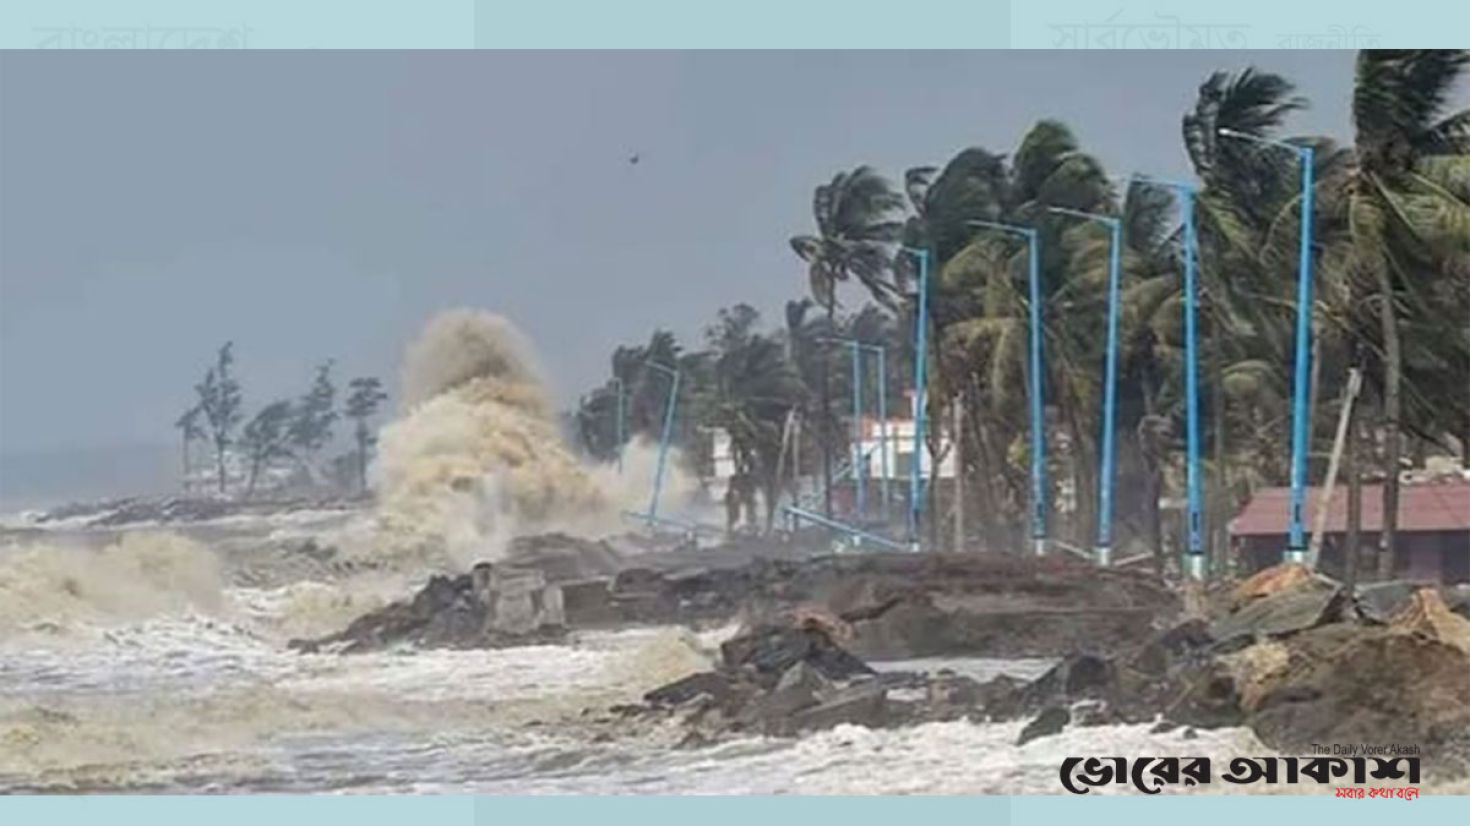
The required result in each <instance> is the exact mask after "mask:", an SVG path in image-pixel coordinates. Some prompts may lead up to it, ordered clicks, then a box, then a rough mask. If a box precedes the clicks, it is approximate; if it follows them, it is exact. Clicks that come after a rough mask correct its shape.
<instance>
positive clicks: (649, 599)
mask: <svg viewBox="0 0 1470 826" xmlns="http://www.w3.org/2000/svg"><path fill="white" fill-rule="evenodd" d="M766 550H769V549H766ZM809 553H811V549H800V548H782V549H777V551H776V553H751V552H750V551H749V550H748V549H747V550H745V551H740V550H738V549H731V548H725V549H721V550H720V551H716V552H713V553H711V552H709V551H700V550H694V549H679V548H677V547H675V548H667V549H664V551H663V552H661V553H658V554H656V555H655V554H646V553H629V552H627V550H626V549H624V548H620V547H618V546H617V543H608V542H601V543H597V542H586V541H584V540H578V539H573V538H570V537H564V536H558V535H550V536H542V537H531V538H525V539H522V540H519V541H518V542H517V543H516V544H515V545H514V546H513V547H512V549H511V553H510V554H509V556H508V558H507V559H505V560H503V561H501V562H499V563H496V564H495V565H482V566H479V567H477V569H476V571H474V572H472V573H470V574H465V575H463V576H460V577H455V578H451V577H438V578H435V579H434V580H432V581H431V582H430V583H429V584H428V585H427V586H426V587H425V588H424V589H423V590H421V591H420V592H419V593H418V594H416V595H415V596H414V597H413V598H412V599H410V600H407V601H404V602H401V603H396V604H394V605H390V606H388V607H386V608H384V609H382V610H380V611H377V612H373V613H371V614H368V615H365V616H363V617H361V618H359V619H358V620H357V621H356V622H354V623H353V624H352V625H351V626H349V627H348V628H346V629H344V630H343V631H342V632H340V633H338V634H335V635H331V636H330V637H327V638H324V639H321V640H311V641H300V642H298V643H297V645H298V646H299V647H301V648H304V649H307V650H319V649H320V648H321V647H323V646H327V645H334V646H339V647H341V648H343V649H345V650H347V651H370V650H376V649H380V648H384V647H388V646H392V645H399V644H405V643H411V644H416V645H423V646H430V647H455V648H473V647H486V646H503V645H515V644H520V643H522V642H537V641H545V640H547V639H548V638H555V637H556V636H557V635H560V634H563V633H565V632H566V631H567V630H568V629H580V628H597V627H614V626H622V625H629V624H645V623H646V624H659V625H664V624H684V625H690V626H694V627H700V626H702V625H712V624H719V623H729V622H731V621H739V622H740V623H741V631H740V632H739V633H738V634H736V636H734V637H733V638H731V639H729V640H728V641H726V642H725V643H724V644H723V646H722V647H721V652H720V657H719V661H718V663H717V664H716V665H715V667H714V668H712V669H711V670H709V671H706V672H703V673H700V674H695V675H692V676H689V677H685V678H683V679H681V680H678V681H676V682H674V683H671V684H669V685H665V686H662V687H660V688H658V689H656V690H654V691H652V692H649V693H648V694H647V695H646V696H645V697H644V698H643V702H642V703H639V704H636V705H625V706H620V707H615V708H611V709H607V710H606V711H604V712H600V713H592V714H589V716H588V721H587V722H588V725H589V726H591V727H593V728H594V729H595V730H597V731H598V732H599V733H598V735H597V736H599V737H605V738H616V737H620V736H626V735H632V734H636V733H637V732H639V731H640V730H644V729H647V728H649V727H651V726H667V725H675V726H679V727H682V728H683V729H684V730H685V737H684V740H685V742H686V743H688V744H691V745H692V744H703V743H709V742H714V741H719V740H721V739H722V738H727V737H732V736H739V735H743V734H750V733H760V734H767V735H774V736H789V735H796V734H799V733H803V732H809V731H816V730H821V729H826V728H831V727H833V726H836V725H838V724H842V723H853V724H859V725H863V726H868V727H872V728H882V727H891V726H905V725H913V724H916V723H922V722H930V721H947V720H957V719H969V720H974V721H1009V720H1022V719H1024V720H1028V721H1029V722H1028V725H1027V726H1026V727H1025V728H1024V729H1023V731H1022V733H1021V735H1020V739H1021V740H1022V741H1026V740H1029V739H1034V738H1038V737H1045V736H1048V735H1051V734H1056V733H1058V732H1060V731H1062V730H1064V729H1066V728H1068V727H1071V726H1092V725H1108V724H1117V723H1154V724H1155V725H1156V726H1157V727H1158V728H1159V729H1161V730H1162V729H1169V728H1177V727H1184V728H1186V729H1188V728H1193V729H1196V730H1198V729H1212V728H1220V727H1233V726H1248V727H1250V728H1251V729H1252V730H1253V731H1254V732H1255V733H1256V735H1257V736H1258V737H1259V738H1260V739H1261V740H1262V741H1263V742H1264V743H1266V744H1267V745H1269V746H1271V747H1273V748H1276V749H1279V750H1281V751H1284V752H1298V753H1300V752H1304V751H1306V750H1307V749H1308V748H1309V747H1310V746H1312V744H1321V743H1343V744H1357V743H1367V744H1379V745H1399V746H1417V747H1418V748H1419V749H1420V753H1421V754H1422V756H1423V757H1424V758H1425V770H1426V772H1429V773H1431V774H1435V773H1438V774H1448V775H1449V776H1457V775H1462V774H1464V773H1465V772H1466V767H1467V762H1470V618H1467V615H1470V594H1467V592H1466V591H1465V590H1464V589H1463V588H1461V589H1452V588H1441V587H1435V586H1427V585H1424V584H1420V583H1409V582H1395V583H1383V584H1375V585H1369V586H1364V587H1360V588H1358V589H1356V590H1354V591H1352V592H1349V591H1348V590H1347V589H1345V588H1344V587H1342V586H1341V585H1340V584H1339V583H1336V582H1335V581H1333V580H1331V579H1328V578H1326V577H1322V576H1319V575H1317V574H1314V573H1312V572H1310V571H1308V570H1306V569H1305V568H1302V567H1300V566H1278V567H1276V568H1271V569H1267V570H1266V571H1263V572H1261V573H1259V574H1257V575H1255V576H1254V577H1251V578H1250V579H1248V580H1246V581H1244V582H1240V583H1232V584H1220V585H1216V586H1213V587H1210V588H1208V589H1195V590H1189V589H1184V588H1181V587H1178V586H1177V585H1170V584H1168V583H1165V582H1163V581H1161V580H1159V579H1156V578H1154V577H1152V576H1149V575H1146V574H1143V573H1137V572H1129V571H1121V570H1116V569H1111V570H1109V569H1098V568H1096V567H1094V566H1091V565H1088V564H1086V563H1082V562H1078V561H1074V560H1070V559H1066V558H1061V557H1049V558H1043V559H1035V558H1029V557H1012V556H1006V555H989V554H970V555H944V554H893V553H862V554H846V555H837V556H832V555H825V556H805V555H804V554H809ZM517 571H519V572H526V571H533V572H535V578H534V582H533V584H532V586H531V590H532V591H534V592H535V593H539V594H541V596H540V597H539V599H538V600H523V602H526V604H527V605H531V603H532V602H534V603H535V604H534V605H532V607H531V610H530V612H529V613H526V612H525V611H522V612H521V616H520V620H521V622H520V626H519V627H518V628H516V629H511V630H507V628H506V627H504V626H503V624H500V625H498V624H497V619H496V617H497V613H496V612H497V607H496V604H495V603H496V601H497V600H499V599H503V598H504V597H503V595H500V596H498V595H497V592H496V589H495V587H494V586H493V585H492V581H493V580H494V579H495V578H496V577H499V578H500V581H502V582H507V581H510V580H508V579H506V577H507V576H509V575H510V574H511V573H514V572H517ZM523 590H524V589H523ZM551 592H554V593H555V598H554V599H552V598H550V597H548V596H546V595H547V594H548V593H551ZM549 603H554V605H553V606H552V608H548V607H547V606H548V604H549ZM553 609H554V610H553ZM935 656H973V657H1055V658H1059V659H1060V661H1059V662H1058V664H1057V665H1056V666H1055V667H1054V668H1052V669H1051V670H1050V671H1048V672H1047V673H1045V674H1044V675H1042V676H1041V677H1039V678H1038V679H1036V680H1033V681H1029V682H1026V681H1021V680H1016V679H1013V678H1010V677H1004V676H1003V677H997V678H995V679H993V680H990V681H988V682H984V683H982V682H977V681H975V680H973V679H970V678H968V677H965V676H962V675H959V674H955V673H951V672H946V671H942V670H941V671H939V672H937V673H925V674H918V673H902V672H892V671H885V672H881V673H880V672H878V671H875V670H874V669H873V668H872V667H871V666H870V662H877V661H882V660H900V659H914V658H923V657H935Z"/></svg>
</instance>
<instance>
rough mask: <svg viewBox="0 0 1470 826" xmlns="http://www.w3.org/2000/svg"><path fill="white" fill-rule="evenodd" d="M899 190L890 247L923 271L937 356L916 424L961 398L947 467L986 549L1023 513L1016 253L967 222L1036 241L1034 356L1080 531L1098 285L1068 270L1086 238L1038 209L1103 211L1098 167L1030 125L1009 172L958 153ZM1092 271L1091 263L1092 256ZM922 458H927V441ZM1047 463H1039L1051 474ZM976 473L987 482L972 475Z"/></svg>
mask: <svg viewBox="0 0 1470 826" xmlns="http://www.w3.org/2000/svg"><path fill="white" fill-rule="evenodd" d="M909 178H910V181H913V182H918V183H920V184H922V183H923V182H927V181H929V180H930V175H929V174H928V170H923V169H920V170H915V171H914V172H912V173H911V174H910V176H909ZM910 191H911V193H913V195H914V200H915V203H914V212H915V215H914V217H913V218H912V219H910V221H909V223H908V225H907V227H906V229H905V239H904V240H905V243H906V244H908V245H913V246H917V247H923V248H925V249H928V250H929V253H930V259H931V261H932V262H934V266H935V272H936V277H935V278H934V279H932V282H933V283H932V284H931V288H932V289H933V291H934V295H933V298H932V299H931V302H930V304H931V306H932V307H934V312H933V314H932V318H933V324H934V329H933V335H934V340H935V341H936V344H937V346H936V347H935V348H934V360H935V361H934V368H933V375H934V377H935V379H934V383H933V392H931V393H930V399H931V404H932V407H931V410H930V417H931V419H933V420H935V421H943V420H945V419H946V418H947V417H946V416H945V415H944V414H943V412H942V411H941V410H939V409H938V408H940V407H942V406H943V405H945V404H947V402H948V400H949V399H952V398H959V397H963V399H964V402H965V403H964V410H965V413H966V416H965V421H966V422H968V423H969V428H968V429H967V431H966V434H967V438H966V439H965V440H964V441H965V443H966V444H967V445H968V448H967V450H966V454H967V455H965V456H962V457H958V458H959V459H960V460H961V461H960V462H959V465H960V468H961V472H967V473H969V474H970V478H972V479H973V480H974V481H975V482H976V483H977V484H975V485H968V484H967V485H966V486H965V487H966V489H968V490H972V491H976V493H977V494H978V495H979V497H980V498H981V499H982V500H983V505H982V507H981V508H979V510H978V512H979V513H980V514H982V518H990V519H992V520H997V521H993V522H992V523H991V524H989V525H986V526H985V527H986V529H987V531H988V532H990V533H991V535H992V540H993V541H997V540H1000V539H1001V537H1005V538H1006V539H1007V540H1009V539H1014V538H1015V537H1016V536H1017V534H1016V530H1017V529H1019V524H1018V523H1016V522H1014V521H1013V520H1009V519H1006V517H1005V516H1004V515H1006V514H1017V513H1022V512H1024V511H1025V508H1024V503H1025V501H1026V499H1027V498H1028V497H1029V488H1028V486H1027V483H1026V481H1025V480H1026V474H1025V471H1024V468H1025V466H1026V459H1025V452H1026V451H1027V450H1028V449H1029V448H1028V446H1027V445H1026V441H1025V438H1024V436H1025V433H1026V432H1027V429H1028V427H1029V423H1028V419H1027V416H1026V407H1025V393H1024V391H1023V389H1022V388H1024V387H1025V386H1026V380H1025V379H1026V377H1025V373H1024V365H1025V356H1024V351H1025V346H1026V344H1025V342H1026V337H1027V321H1026V318H1027V307H1026V297H1025V295H1026V291H1025V280H1026V250H1025V246H1024V244H1020V243H1018V242H1017V241H1016V240H1015V239H1012V238H1009V237H1006V236H1000V235H996V234H993V233H976V232H975V230H974V229H973V227H972V226H970V224H969V221H971V220H974V219H980V220H990V221H1002V222H1007V223H1016V224H1025V225H1029V226H1035V227H1037V228H1038V230H1039V232H1040V233H1041V250H1042V260H1041V268H1042V282H1043V290H1044V298H1043V300H1044V301H1045V307H1044V308H1043V311H1042V316H1043V328H1044V329H1043V336H1044V345H1043V346H1044V347H1045V349H1046V353H1047V365H1048V366H1047V375H1046V376H1043V377H1042V381H1043V382H1045V383H1046V385H1047V386H1048V388H1049V389H1048V398H1049V400H1050V402H1051V404H1050V405H1049V407H1050V411H1051V413H1053V414H1055V424H1056V425H1057V426H1058V427H1060V428H1062V429H1063V430H1065V431H1066V432H1067V434H1068V436H1069V439H1068V440H1067V442H1068V445H1069V447H1068V449H1067V450H1066V451H1065V454H1066V455H1065V459H1066V462H1065V464H1066V466H1067V467H1066V470H1067V471H1068V472H1069V473H1070V474H1071V477H1072V479H1073V482H1074V484H1075V486H1076V488H1077V492H1078V502H1079V505H1080V506H1081V509H1080V510H1079V514H1078V518H1077V519H1075V520H1074V527H1076V528H1078V529H1080V526H1081V525H1083V524H1090V521H1091V520H1090V519H1088V518H1086V513H1087V509H1089V508H1090V507H1091V505H1092V502H1091V495H1090V490H1091V486H1092V485H1093V484H1094V482H1095V480H1094V478H1093V476H1094V474H1093V470H1092V460H1091V455H1092V453H1091V450H1092V441H1093V439H1092V435H1091V434H1092V431H1093V429H1094V427H1093V424H1092V423H1093V422H1094V421H1095V415H1094V413H1093V412H1092V408H1094V407H1095V404H1096V400H1095V397H1096V396H1097V386H1098V381H1097V373H1098V369H1097V368H1098V364H1100V362H1101V348H1100V343H1101V336H1100V335H1097V333H1098V332H1099V331H1100V330H1101V325H1102V313H1101V309H1102V307H1103V304H1102V300H1103V292H1102V287H1103V285H1105V283H1106V277H1105V275H1103V277H1101V278H1099V277H1097V270H1096V268H1095V267H1092V266H1088V267H1082V268H1079V267H1077V266H1074V263H1075V262H1074V261H1073V260H1072V257H1073V251H1074V249H1075V248H1076V247H1077V246H1078V244H1080V243H1081V242H1082V241H1084V240H1086V239H1089V238H1091V237H1092V236H1089V235H1087V234H1086V230H1085V229H1081V228H1078V227H1076V226H1074V225H1072V224H1069V223H1063V222H1058V221H1056V220H1054V219H1053V216H1051V215H1050V214H1049V213H1048V212H1047V207H1049V206H1064V207H1071V208H1074V209H1084V210H1090V211H1097V212H1111V211H1115V210H1116V206H1115V202H1114V197H1113V193H1112V191H1111V188H1110V187H1109V185H1108V183H1107V179H1106V176H1105V175H1104V174H1103V173H1102V169H1101V166H1100V165H1099V164H1098V163H1097V161H1096V160H1095V159H1093V158H1092V157H1091V156H1089V155H1088V154H1086V153H1085V152H1083V151H1081V149H1080V147H1079V146H1078V144H1077V141H1076V139H1075V137H1073V135H1072V134H1071V131H1070V130H1068V129H1067V127H1066V126H1064V125H1062V124H1060V123H1058V122H1055V121H1042V122H1041V123H1038V124H1037V125H1036V126H1035V127H1034V128H1033V129H1032V130H1031V131H1030V132H1028V133H1027V135H1026V136H1025V138H1024V139H1023V141H1022V144H1021V147H1020V149H1019V150H1018V151H1017V153H1016V156H1015V158H1014V159H1013V160H1012V161H1010V162H1007V160H1006V158H1005V156H1003V155H999V154H996V153H993V152H990V151H988V150H986V149H983V148H979V147H973V148H970V149H966V150H964V151H962V152H960V153H959V154H958V155H956V156H955V158H954V159H953V160H951V161H950V162H949V163H948V164H946V165H945V167H944V169H943V170H942V171H941V172H940V173H939V174H938V175H937V176H935V177H932V183H929V184H928V185H927V186H912V187H911V188H910ZM1094 240H1095V239H1094ZM1099 260H1101V261H1105V256H1103V257H1102V258H1101V259H1099ZM1091 263H1095V262H1091ZM1105 269H1106V265H1105V264H1103V271H1104V272H1105ZM930 450H931V455H934V454H937V440H936V442H931V445H930ZM1058 455H1059V454H1057V453H1054V454H1053V460H1054V462H1055V460H1056V459H1057V458H1058ZM980 467H985V468H987V469H989V472H988V473H977V472H975V471H978V469H979V468H980ZM967 469H968V470H967ZM1052 476H1053V478H1055V476H1056V474H1055V473H1053V474H1052ZM931 513H933V511H932V509H931ZM935 515H936V516H937V514H935ZM931 527H932V525H931Z"/></svg>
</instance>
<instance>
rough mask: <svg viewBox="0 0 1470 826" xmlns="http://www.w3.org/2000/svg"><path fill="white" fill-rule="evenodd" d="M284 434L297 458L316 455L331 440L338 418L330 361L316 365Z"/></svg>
mask: <svg viewBox="0 0 1470 826" xmlns="http://www.w3.org/2000/svg"><path fill="white" fill-rule="evenodd" d="M292 412H293V415H292V417H291V422H290V424H289V430H288V433H287V437H288V441H289V442H290V445H291V447H292V449H293V450H294V451H295V452H296V454H297V455H298V456H299V457H302V458H309V457H311V456H313V455H315V454H316V453H317V452H318V451H320V450H321V449H322V448H323V447H325V446H326V444H327V443H328V442H330V441H331V439H332V424H333V423H334V422H336V421H337V415H338V414H337V388H336V385H334V384H333V383H332V362H331V361H327V362H325V363H323V364H322V365H320V366H319V367H317V370H316V379H315V380H314V381H313V382H312V385H311V389H309V390H308V391H307V392H306V393H304V394H303V395H302V396H301V398H300V399H299V400H297V402H296V403H295V405H294V406H293V408H292Z"/></svg>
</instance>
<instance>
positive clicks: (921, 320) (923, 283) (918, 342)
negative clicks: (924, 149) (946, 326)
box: [902, 247, 929, 551]
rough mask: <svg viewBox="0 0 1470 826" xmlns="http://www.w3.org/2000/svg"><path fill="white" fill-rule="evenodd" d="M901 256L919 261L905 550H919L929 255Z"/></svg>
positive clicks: (915, 251) (922, 252)
mask: <svg viewBox="0 0 1470 826" xmlns="http://www.w3.org/2000/svg"><path fill="white" fill-rule="evenodd" d="M902 249H903V251H904V252H905V253H908V254H909V255H912V256H914V257H915V258H917V259H918V260H919V296H918V301H917V304H918V305H919V306H918V313H917V314H916V315H915V317H914V454H913V460H912V461H910V462H909V525H908V533H909V535H908V540H909V550H911V551H917V550H919V515H920V513H921V510H922V508H923V497H922V496H920V493H921V490H920V487H921V480H920V473H919V463H920V458H919V457H920V456H922V455H923V454H922V450H923V447H924V404H925V399H924V396H925V393H926V392H927V390H928V387H929V384H928V379H927V378H926V377H925V375H924V366H925V354H924V344H925V342H926V341H927V340H928V338H929V336H928V332H929V330H928V328H929V251H928V250H927V249H918V248H915V247H903V248H902Z"/></svg>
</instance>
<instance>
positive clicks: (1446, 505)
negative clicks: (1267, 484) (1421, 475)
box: [1230, 478, 1470, 583]
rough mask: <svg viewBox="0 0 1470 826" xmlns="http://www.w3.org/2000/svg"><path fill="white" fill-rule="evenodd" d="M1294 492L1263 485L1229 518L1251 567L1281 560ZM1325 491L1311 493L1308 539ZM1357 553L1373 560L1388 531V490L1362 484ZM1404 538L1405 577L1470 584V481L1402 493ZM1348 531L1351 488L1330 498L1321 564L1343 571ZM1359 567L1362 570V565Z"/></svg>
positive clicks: (1406, 488)
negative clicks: (1385, 520)
mask: <svg viewBox="0 0 1470 826" xmlns="http://www.w3.org/2000/svg"><path fill="white" fill-rule="evenodd" d="M1290 493H1291V491H1290V489H1289V488H1262V489H1261V490H1258V491H1256V494H1255V496H1253V497H1252V498H1251V500H1250V502H1249V503H1247V504H1246V506H1245V507H1244V508H1243V509H1242V510H1241V512H1240V513H1239V514H1238V515H1237V516H1236V517H1235V518H1234V519H1232V520H1231V521H1230V537H1231V541H1232V544H1233V546H1234V548H1235V550H1236V552H1237V553H1238V554H1240V556H1241V558H1242V560H1243V561H1244V562H1245V564H1246V566H1247V567H1248V568H1250V569H1252V570H1255V569H1259V568H1264V567H1266V566H1268V565H1272V564H1275V563H1277V562H1280V561H1281V552H1282V550H1283V549H1285V548H1286V537H1287V514H1288V508H1289V507H1290ZM1320 497H1321V492H1320V491H1319V489H1317V488H1308V489H1307V509H1306V525H1307V531H1308V535H1310V533H1311V530H1312V528H1313V527H1314V526H1315V525H1316V519H1317V508H1318V504H1319V500H1320ZM1362 502H1363V504H1362V508H1363V510H1362V524H1361V528H1360V530H1361V535H1360V536H1361V538H1360V540H1359V549H1360V551H1361V552H1362V553H1363V554H1364V556H1363V559H1364V560H1367V559H1371V556H1372V554H1373V553H1374V552H1375V550H1376V548H1377V547H1378V538H1379V534H1380V532H1382V530H1383V485H1382V484H1380V483H1375V484H1365V485H1363V500H1362ZM1398 530H1399V538H1398V554H1397V570H1396V571H1395V574H1396V575H1397V576H1400V577H1404V578H1407V579H1419V580H1439V581H1442V582H1446V583H1453V582H1470V479H1465V478H1449V479H1442V480H1436V481H1425V482H1420V483H1415V484H1405V485H1403V486H1401V487H1400V488H1399V524H1398ZM1346 531H1347V486H1346V485H1342V484H1339V485H1337V486H1336V487H1335V488H1334V490H1333V493H1332V502H1331V505H1330V507H1329V508H1328V511H1327V523H1326V527H1325V528H1324V530H1323V539H1322V556H1321V559H1320V561H1319V565H1320V567H1322V568H1323V570H1325V571H1327V572H1328V573H1335V572H1341V571H1342V568H1343V539H1344V536H1345V534H1346ZM1360 570H1361V568H1360Z"/></svg>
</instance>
